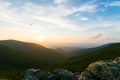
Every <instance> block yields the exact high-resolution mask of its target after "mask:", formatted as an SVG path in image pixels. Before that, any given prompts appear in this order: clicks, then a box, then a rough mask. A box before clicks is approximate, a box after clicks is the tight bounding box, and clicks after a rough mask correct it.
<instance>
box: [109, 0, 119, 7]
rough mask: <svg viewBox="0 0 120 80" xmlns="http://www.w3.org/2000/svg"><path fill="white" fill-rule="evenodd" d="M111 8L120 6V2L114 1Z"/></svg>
mask: <svg viewBox="0 0 120 80" xmlns="http://www.w3.org/2000/svg"><path fill="white" fill-rule="evenodd" d="M109 6H120V1H113V2H112V3H110V4H109Z"/></svg>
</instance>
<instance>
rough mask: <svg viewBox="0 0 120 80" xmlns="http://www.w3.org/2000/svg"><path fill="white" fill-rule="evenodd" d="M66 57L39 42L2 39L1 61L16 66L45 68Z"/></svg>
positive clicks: (0, 46)
mask: <svg viewBox="0 0 120 80" xmlns="http://www.w3.org/2000/svg"><path fill="white" fill-rule="evenodd" d="M62 59H64V56H63V55H61V54H60V53H58V52H56V51H54V50H51V49H48V48H45V47H43V46H41V45H38V44H33V43H26V42H20V41H15V40H6V41H0V63H2V64H7V65H8V66H11V67H14V68H22V69H28V68H32V67H40V68H44V67H45V66H48V65H52V64H55V63H57V62H59V61H61V60H62Z"/></svg>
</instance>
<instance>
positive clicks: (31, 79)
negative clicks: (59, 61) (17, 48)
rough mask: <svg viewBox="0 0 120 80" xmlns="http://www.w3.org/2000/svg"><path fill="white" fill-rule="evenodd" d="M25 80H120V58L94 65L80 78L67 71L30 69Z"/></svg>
mask: <svg viewBox="0 0 120 80" xmlns="http://www.w3.org/2000/svg"><path fill="white" fill-rule="evenodd" d="M23 80H120V57H119V58H116V59H115V60H108V61H99V62H95V63H92V64H90V65H89V66H88V68H86V70H85V71H83V72H82V73H81V75H80V77H79V79H78V78H77V75H76V74H75V73H72V72H71V71H68V70H65V69H55V70H54V71H53V72H51V73H50V72H46V71H41V70H39V69H29V70H26V72H25V78H24V79H23Z"/></svg>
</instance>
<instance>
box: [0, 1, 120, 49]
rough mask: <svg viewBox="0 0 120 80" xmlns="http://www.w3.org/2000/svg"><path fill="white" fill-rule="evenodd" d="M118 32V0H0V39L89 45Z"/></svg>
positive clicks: (113, 38) (111, 39) (107, 40)
mask: <svg viewBox="0 0 120 80" xmlns="http://www.w3.org/2000/svg"><path fill="white" fill-rule="evenodd" d="M119 35H120V0H0V40H6V39H15V40H20V41H26V42H33V43H39V44H42V45H44V46H47V47H55V46H91V45H98V44H104V43H111V42H120V36H119Z"/></svg>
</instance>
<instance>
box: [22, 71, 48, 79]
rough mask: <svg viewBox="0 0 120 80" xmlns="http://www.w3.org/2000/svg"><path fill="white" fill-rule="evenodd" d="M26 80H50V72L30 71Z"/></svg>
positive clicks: (27, 72)
mask: <svg viewBox="0 0 120 80" xmlns="http://www.w3.org/2000/svg"><path fill="white" fill-rule="evenodd" d="M24 80H48V72H45V71H41V70H40V69H28V70H26V71H25V78H24Z"/></svg>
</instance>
